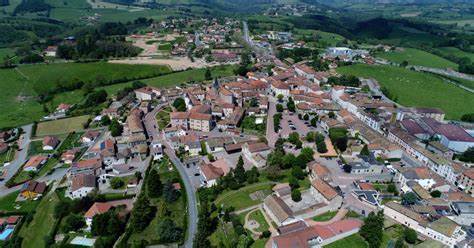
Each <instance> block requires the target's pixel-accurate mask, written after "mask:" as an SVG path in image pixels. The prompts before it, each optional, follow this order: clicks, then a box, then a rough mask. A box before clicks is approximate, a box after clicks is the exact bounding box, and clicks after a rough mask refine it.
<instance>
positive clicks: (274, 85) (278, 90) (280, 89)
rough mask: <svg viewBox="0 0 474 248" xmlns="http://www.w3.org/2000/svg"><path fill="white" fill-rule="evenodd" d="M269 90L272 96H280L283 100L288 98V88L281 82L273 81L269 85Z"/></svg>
mask: <svg viewBox="0 0 474 248" xmlns="http://www.w3.org/2000/svg"><path fill="white" fill-rule="evenodd" d="M270 89H271V91H272V92H273V95H274V96H278V95H282V96H283V97H284V98H287V97H289V96H290V87H289V86H288V85H287V84H285V83H283V82H282V81H278V80H273V81H272V82H271V84H270Z"/></svg>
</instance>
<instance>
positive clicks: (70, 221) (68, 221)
mask: <svg viewBox="0 0 474 248" xmlns="http://www.w3.org/2000/svg"><path fill="white" fill-rule="evenodd" d="M85 225H86V222H85V221H84V217H82V215H80V214H69V215H68V216H67V217H66V218H65V219H64V225H63V226H62V231H63V232H65V233H68V232H71V231H77V230H79V229H80V228H82V227H84V226H85Z"/></svg>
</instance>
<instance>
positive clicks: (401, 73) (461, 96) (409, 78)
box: [337, 64, 474, 120]
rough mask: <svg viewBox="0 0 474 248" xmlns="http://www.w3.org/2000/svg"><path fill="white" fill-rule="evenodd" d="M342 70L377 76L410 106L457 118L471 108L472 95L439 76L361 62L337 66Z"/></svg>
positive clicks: (400, 101)
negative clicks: (436, 111)
mask: <svg viewBox="0 0 474 248" xmlns="http://www.w3.org/2000/svg"><path fill="white" fill-rule="evenodd" d="M337 71H338V72H339V73H342V74H348V75H351V74H352V75H356V76H358V77H364V78H374V79H376V80H377V81H378V82H379V84H380V85H381V87H386V88H387V89H388V90H389V91H390V92H391V94H393V95H395V97H396V98H397V102H398V103H400V104H402V105H404V106H409V107H435V108H440V109H442V110H444V111H445V112H446V118H447V119H454V120H459V118H461V116H462V115H463V114H467V113H470V112H472V106H474V95H473V94H472V93H469V92H467V91H465V90H463V89H461V88H459V87H456V86H454V85H452V84H448V83H446V82H444V81H443V80H442V79H441V78H439V77H437V76H434V75H431V74H427V73H421V72H415V71H410V70H407V69H404V68H399V67H393V66H370V65H364V64H358V65H351V66H345V67H341V68H338V69H337Z"/></svg>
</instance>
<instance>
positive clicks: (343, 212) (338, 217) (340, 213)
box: [305, 208, 349, 226]
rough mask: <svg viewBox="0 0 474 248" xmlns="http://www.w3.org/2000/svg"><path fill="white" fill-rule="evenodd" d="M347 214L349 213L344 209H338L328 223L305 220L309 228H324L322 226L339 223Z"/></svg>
mask: <svg viewBox="0 0 474 248" xmlns="http://www.w3.org/2000/svg"><path fill="white" fill-rule="evenodd" d="M347 212H349V211H348V210H347V209H345V208H341V209H339V211H338V212H337V214H336V215H335V216H334V217H333V218H332V219H330V220H328V221H314V220H313V219H312V218H308V219H305V221H306V223H308V225H310V226H324V225H329V224H332V223H334V222H336V221H340V220H342V219H343V218H344V217H345V216H346V214H347Z"/></svg>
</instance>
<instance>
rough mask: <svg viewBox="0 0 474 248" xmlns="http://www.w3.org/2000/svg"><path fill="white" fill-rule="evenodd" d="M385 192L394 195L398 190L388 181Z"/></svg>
mask: <svg viewBox="0 0 474 248" xmlns="http://www.w3.org/2000/svg"><path fill="white" fill-rule="evenodd" d="M387 192H389V193H392V194H394V195H395V196H397V195H398V190H397V187H396V186H395V184H394V183H390V184H389V185H388V186H387Z"/></svg>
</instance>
